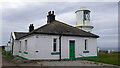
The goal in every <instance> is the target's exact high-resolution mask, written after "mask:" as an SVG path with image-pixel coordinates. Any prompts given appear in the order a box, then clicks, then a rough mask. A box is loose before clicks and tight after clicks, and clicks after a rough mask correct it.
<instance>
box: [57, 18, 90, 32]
mask: <svg viewBox="0 0 120 68" xmlns="http://www.w3.org/2000/svg"><path fill="white" fill-rule="evenodd" d="M55 21H56V22H59V23H61V24H64V25H67V26H70V27H72V28H75V29H78V30H80V31H84V30H82V29H79V28H77V27H74V26H71V25H68V24H66V23H63V22H60V21H58V20H55ZM84 32H87V31H84ZM87 33H90V32H87ZM91 34H92V33H91Z"/></svg>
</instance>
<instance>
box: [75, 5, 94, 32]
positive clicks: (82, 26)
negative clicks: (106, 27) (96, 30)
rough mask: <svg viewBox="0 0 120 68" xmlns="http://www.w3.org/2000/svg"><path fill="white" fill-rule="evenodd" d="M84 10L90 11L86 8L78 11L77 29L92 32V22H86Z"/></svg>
mask: <svg viewBox="0 0 120 68" xmlns="http://www.w3.org/2000/svg"><path fill="white" fill-rule="evenodd" d="M84 10H88V9H87V8H85V7H81V8H80V9H79V10H77V11H76V12H75V13H76V27H78V28H79V29H82V30H85V31H87V32H91V31H92V29H93V26H92V24H91V22H90V20H84ZM83 20H84V21H85V24H83Z"/></svg>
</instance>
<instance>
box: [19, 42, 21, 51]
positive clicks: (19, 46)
mask: <svg viewBox="0 0 120 68" xmlns="http://www.w3.org/2000/svg"><path fill="white" fill-rule="evenodd" d="M19 51H21V41H20V46H19Z"/></svg>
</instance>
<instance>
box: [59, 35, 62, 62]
mask: <svg viewBox="0 0 120 68" xmlns="http://www.w3.org/2000/svg"><path fill="white" fill-rule="evenodd" d="M61 37H62V34H61V35H60V37H59V52H60V55H59V57H60V59H59V60H60V61H61Z"/></svg>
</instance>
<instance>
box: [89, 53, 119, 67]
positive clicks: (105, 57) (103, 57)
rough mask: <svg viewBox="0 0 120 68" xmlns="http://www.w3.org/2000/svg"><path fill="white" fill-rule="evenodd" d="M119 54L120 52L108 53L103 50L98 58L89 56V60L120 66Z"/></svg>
mask: <svg viewBox="0 0 120 68" xmlns="http://www.w3.org/2000/svg"><path fill="white" fill-rule="evenodd" d="M119 54H120V52H113V53H110V54H106V53H102V52H101V53H98V57H97V58H89V59H87V60H90V61H96V62H102V63H107V64H113V65H119V66H120V63H118V55H119Z"/></svg>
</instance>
